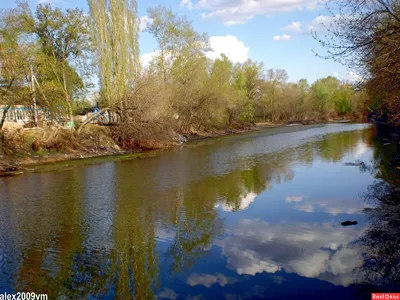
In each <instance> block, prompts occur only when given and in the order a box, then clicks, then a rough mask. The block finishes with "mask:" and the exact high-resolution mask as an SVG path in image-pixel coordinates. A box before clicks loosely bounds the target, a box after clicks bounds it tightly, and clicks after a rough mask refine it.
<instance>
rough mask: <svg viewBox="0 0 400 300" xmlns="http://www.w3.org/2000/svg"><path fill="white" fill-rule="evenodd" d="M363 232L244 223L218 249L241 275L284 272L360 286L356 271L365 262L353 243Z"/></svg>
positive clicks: (324, 225) (332, 227)
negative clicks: (282, 270) (362, 261)
mask: <svg viewBox="0 0 400 300" xmlns="http://www.w3.org/2000/svg"><path fill="white" fill-rule="evenodd" d="M364 230H365V229H364V228H363V229H361V228H359V227H353V228H344V227H342V226H340V224H333V223H294V224H291V223H281V224H269V223H266V222H263V221H261V220H242V221H241V222H240V223H239V224H238V225H237V227H236V228H235V229H233V230H230V231H229V232H227V233H228V234H229V235H228V237H227V238H225V239H224V240H222V241H218V242H217V245H218V246H220V247H221V249H222V254H223V255H224V256H225V257H226V258H227V262H228V265H229V267H230V268H232V269H234V270H235V271H236V272H237V273H238V274H248V275H255V274H257V273H261V272H267V273H275V272H277V271H279V270H281V269H284V270H285V272H288V273H297V274H299V275H300V276H304V277H309V278H319V279H321V280H325V281H328V282H331V283H333V284H336V285H343V286H347V285H349V284H351V283H353V282H354V281H355V280H356V274H354V273H353V269H354V268H357V266H359V263H360V262H361V260H362V258H361V253H360V252H359V250H357V249H355V248H354V247H353V246H352V242H353V241H354V240H356V239H358V238H359V237H361V236H362V235H363V234H364Z"/></svg>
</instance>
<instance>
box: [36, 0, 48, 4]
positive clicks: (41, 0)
mask: <svg viewBox="0 0 400 300" xmlns="http://www.w3.org/2000/svg"><path fill="white" fill-rule="evenodd" d="M37 3H38V4H46V3H52V0H38V2H37Z"/></svg>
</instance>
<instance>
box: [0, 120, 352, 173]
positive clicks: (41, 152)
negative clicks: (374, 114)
mask: <svg viewBox="0 0 400 300" xmlns="http://www.w3.org/2000/svg"><path fill="white" fill-rule="evenodd" d="M342 122H343V121H340V122H339V123H342ZM346 122H347V121H346ZM327 123H338V122H337V121H332V122H325V123H321V124H327ZM311 124H319V123H318V122H286V123H270V122H262V123H256V124H254V125H251V126H242V127H240V128H234V129H220V130H209V131H203V132H199V133H197V134H191V135H178V134H174V135H173V136H170V137H169V139H168V140H164V141H142V142H141V144H139V145H138V147H137V148H135V149H130V150H126V149H122V148H121V147H120V146H119V145H118V144H117V143H116V142H115V141H114V140H112V139H111V138H110V132H109V131H108V129H107V128H102V127H100V126H97V125H95V126H91V127H89V128H87V130H86V131H85V132H84V133H83V134H82V135H81V136H79V138H78V137H76V135H74V133H73V132H72V131H60V132H59V133H55V132H54V131H53V132H52V134H50V133H46V131H43V130H27V131H25V132H22V133H21V132H19V133H13V134H12V136H13V137H12V140H11V141H8V144H10V147H9V149H0V177H8V176H17V175H21V174H23V173H24V172H25V171H26V170H27V169H32V168H34V167H36V166H41V165H47V164H54V163H60V162H65V161H72V160H82V159H91V158H101V157H111V156H123V155H131V154H135V153H145V152H149V151H151V150H160V149H169V148H171V147H175V146H177V145H181V144H183V143H185V142H190V141H196V140H203V139H209V138H216V137H221V136H226V135H235V134H243V133H247V132H251V131H257V130H260V129H263V128H275V127H285V126H305V125H311ZM68 132H69V133H68ZM46 135H47V136H46ZM50 135H52V136H50ZM60 136H61V137H60ZM3 139H4V137H3ZM15 140H18V141H15ZM43 140H44V141H45V142H46V143H45V144H44V142H43ZM18 143H19V144H18ZM17 144H18V146H17ZM11 145H12V146H11ZM6 146H7V145H6ZM3 148H4V143H3ZM10 148H11V149H10Z"/></svg>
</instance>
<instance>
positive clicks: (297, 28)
mask: <svg viewBox="0 0 400 300" xmlns="http://www.w3.org/2000/svg"><path fill="white" fill-rule="evenodd" d="M281 29H282V30H285V31H293V32H301V31H302V29H303V24H301V22H292V23H291V24H289V25H287V26H285V27H283V28H281Z"/></svg>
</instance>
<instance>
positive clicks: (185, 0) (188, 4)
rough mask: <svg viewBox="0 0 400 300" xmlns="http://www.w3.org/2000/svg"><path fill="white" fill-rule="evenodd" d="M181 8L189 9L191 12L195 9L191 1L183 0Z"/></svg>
mask: <svg viewBox="0 0 400 300" xmlns="http://www.w3.org/2000/svg"><path fill="white" fill-rule="evenodd" d="M180 6H181V7H187V8H188V9H189V10H192V9H193V3H192V1H191V0H182V1H181V5H180Z"/></svg>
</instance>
